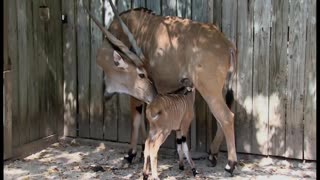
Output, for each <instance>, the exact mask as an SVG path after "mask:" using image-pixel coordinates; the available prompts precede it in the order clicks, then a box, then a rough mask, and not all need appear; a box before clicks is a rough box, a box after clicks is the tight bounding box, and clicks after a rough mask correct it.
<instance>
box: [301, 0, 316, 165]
mask: <svg viewBox="0 0 320 180" xmlns="http://www.w3.org/2000/svg"><path fill="white" fill-rule="evenodd" d="M307 6H308V9H307V32H306V34H307V41H306V67H305V85H304V157H303V159H308V160H316V159H317V156H316V134H317V133H316V132H317V129H316V126H315V124H316V120H317V119H316V99H317V97H316V52H317V49H316V1H313V0H309V1H307Z"/></svg>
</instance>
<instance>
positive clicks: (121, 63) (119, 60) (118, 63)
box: [113, 51, 128, 69]
mask: <svg viewBox="0 0 320 180" xmlns="http://www.w3.org/2000/svg"><path fill="white" fill-rule="evenodd" d="M113 62H114V64H115V65H116V66H117V67H119V68H124V69H126V68H127V67H128V63H126V62H125V61H124V60H123V58H122V57H121V56H120V54H119V53H118V52H117V51H113Z"/></svg>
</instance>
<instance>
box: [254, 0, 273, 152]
mask: <svg viewBox="0 0 320 180" xmlns="http://www.w3.org/2000/svg"><path fill="white" fill-rule="evenodd" d="M270 23H271V0H267V1H263V0H256V1H255V2H254V42H253V43H254V59H253V60H254V62H253V64H254V66H253V107H254V108H253V121H252V122H253V126H252V133H253V134H252V138H253V139H252V144H251V152H252V153H255V154H267V153H268V152H267V151H268V85H269V80H268V79H269V72H268V70H269V42H270Z"/></svg>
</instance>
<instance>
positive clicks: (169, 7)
mask: <svg viewBox="0 0 320 180" xmlns="http://www.w3.org/2000/svg"><path fill="white" fill-rule="evenodd" d="M161 9H162V10H161V13H162V15H163V16H176V15H177V0H162V4H161Z"/></svg>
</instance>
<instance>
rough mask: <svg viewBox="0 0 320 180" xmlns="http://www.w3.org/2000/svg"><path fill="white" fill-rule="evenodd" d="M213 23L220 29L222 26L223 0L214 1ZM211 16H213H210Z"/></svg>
mask: <svg viewBox="0 0 320 180" xmlns="http://www.w3.org/2000/svg"><path fill="white" fill-rule="evenodd" d="M212 12H213V13H212V14H213V17H212V22H213V24H215V25H216V26H217V27H218V28H219V29H221V26H222V0H214V1H213V5H212ZM209 15H210V16H211V14H209ZM209 19H210V17H209Z"/></svg>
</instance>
